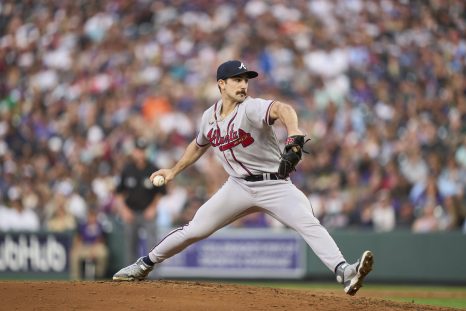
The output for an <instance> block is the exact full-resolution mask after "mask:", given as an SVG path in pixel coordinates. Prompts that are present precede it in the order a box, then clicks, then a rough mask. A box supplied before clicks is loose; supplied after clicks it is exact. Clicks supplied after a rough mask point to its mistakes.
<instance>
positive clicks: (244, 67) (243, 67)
mask: <svg viewBox="0 0 466 311" xmlns="http://www.w3.org/2000/svg"><path fill="white" fill-rule="evenodd" d="M241 68H242V69H244V70H248V68H246V66H244V64H243V63H241V66H239V67H238V69H241Z"/></svg>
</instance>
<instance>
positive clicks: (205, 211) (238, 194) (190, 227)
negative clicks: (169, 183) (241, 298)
mask: <svg viewBox="0 0 466 311" xmlns="http://www.w3.org/2000/svg"><path fill="white" fill-rule="evenodd" d="M251 206H252V196H251V194H250V193H249V192H248V191H247V188H244V187H242V186H241V185H240V184H238V183H237V182H236V181H234V180H233V179H232V178H230V179H229V180H228V181H227V182H226V183H225V185H223V187H222V188H221V189H220V190H219V191H218V192H217V193H216V194H214V195H213V196H212V198H210V199H209V200H208V201H207V202H205V203H204V204H203V205H202V206H201V207H200V208H199V209H198V210H197V212H196V214H195V215H194V217H193V219H192V220H191V221H190V222H189V223H188V224H187V225H185V226H183V227H180V228H178V229H175V230H173V231H172V232H170V233H169V234H168V235H167V236H165V237H164V238H163V239H162V240H161V241H160V243H159V244H157V245H156V246H155V247H154V248H153V249H152V250H151V251H150V253H149V254H148V256H146V257H144V258H142V257H141V258H140V259H138V260H137V261H136V263H135V264H133V265H130V266H128V267H125V268H123V269H121V270H120V271H118V272H117V273H116V274H115V275H114V276H113V279H114V280H122V281H128V280H134V279H144V278H145V277H146V276H147V275H148V274H149V273H150V271H151V270H152V269H153V264H157V263H161V262H162V261H164V260H165V259H167V258H170V257H172V256H173V255H175V254H177V253H179V252H181V251H182V250H183V249H185V248H186V247H188V246H189V245H191V244H192V243H194V242H196V241H199V240H201V239H204V238H206V237H208V236H209V235H211V234H212V233H214V232H215V231H217V230H218V229H220V228H222V227H224V226H226V225H227V224H229V223H231V222H232V221H234V220H236V219H238V218H239V217H242V216H243V215H246V214H248V213H250V212H252V211H253V209H252V208H251ZM148 260H150V262H148Z"/></svg>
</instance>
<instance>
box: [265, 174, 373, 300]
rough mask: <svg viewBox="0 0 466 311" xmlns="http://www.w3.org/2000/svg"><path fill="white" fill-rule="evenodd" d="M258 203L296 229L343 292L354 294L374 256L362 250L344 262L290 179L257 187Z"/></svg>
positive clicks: (307, 202)
mask: <svg viewBox="0 0 466 311" xmlns="http://www.w3.org/2000/svg"><path fill="white" fill-rule="evenodd" d="M259 191H260V194H261V195H260V196H258V197H259V199H258V203H257V205H258V206H260V207H262V208H264V210H265V211H266V212H267V213H268V214H270V215H271V216H273V217H275V218H276V219H278V220H280V221H281V222H283V223H284V224H286V225H287V226H289V227H291V228H293V229H294V230H296V231H297V232H298V233H299V234H300V235H301V236H302V237H303V238H304V240H305V241H306V243H307V244H308V245H309V246H310V247H311V249H312V250H313V251H314V253H315V254H316V255H317V256H318V257H319V258H320V259H321V260H322V262H323V263H324V264H325V265H326V266H327V267H328V268H329V269H330V270H331V271H332V272H334V273H335V274H336V275H337V280H338V281H339V282H340V283H343V284H345V292H346V293H348V294H350V295H354V294H355V293H356V292H357V290H358V289H359V288H360V287H361V286H362V280H363V279H364V277H365V276H366V275H367V274H368V273H369V272H370V270H371V269H372V263H373V256H372V253H370V252H364V254H363V255H362V257H361V259H360V261H359V262H357V263H355V264H353V265H349V264H347V263H346V260H345V258H344V257H343V255H342V253H341V251H340V249H339V248H338V246H337V244H336V243H335V241H334V240H333V238H332V237H331V236H330V234H329V233H328V231H327V230H326V229H325V228H324V227H323V226H322V225H321V224H320V222H319V220H318V219H317V218H316V217H315V216H314V214H313V212H312V207H311V205H310V202H309V200H308V199H307V197H306V196H305V195H304V193H302V192H301V191H300V190H299V189H298V188H296V187H295V186H294V185H293V184H292V183H285V182H277V184H275V185H273V186H265V187H262V188H261V189H260V190H259Z"/></svg>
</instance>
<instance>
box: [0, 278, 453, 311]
mask: <svg viewBox="0 0 466 311" xmlns="http://www.w3.org/2000/svg"><path fill="white" fill-rule="evenodd" d="M362 290H364V289H362ZM362 290H361V291H362ZM0 301H1V303H0V310H99V311H100V310H113V311H116V310H158V311H163V310H183V311H186V310H190V311H193V310H202V311H206V310H216V311H218V310H248V311H249V310H264V311H270V310H313V311H318V310H338V311H340V310H359V311H361V310H378V311H382V310H400V311H401V310H403V311H404V310H419V307H420V306H419V305H414V304H409V303H397V302H391V301H385V300H381V299H376V298H368V297H363V296H362V295H361V296H355V297H349V296H346V295H344V294H332V293H324V292H320V291H305V290H288V289H274V288H262V287H251V286H242V285H231V284H219V283H208V282H184V281H145V282H134V283H126V282H111V281H101V282H19V281H10V282H8V281H3V282H0ZM422 310H449V309H448V308H439V307H430V306H422Z"/></svg>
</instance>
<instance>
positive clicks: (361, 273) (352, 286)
mask: <svg viewBox="0 0 466 311" xmlns="http://www.w3.org/2000/svg"><path fill="white" fill-rule="evenodd" d="M373 264H374V255H373V254H372V252H371V251H365V252H364V253H363V254H362V256H361V258H360V259H359V260H358V261H357V262H356V263H354V264H351V265H350V264H348V263H343V264H341V265H340V266H338V268H337V271H336V276H337V281H338V282H339V283H341V284H343V286H344V288H343V289H344V291H345V293H347V294H348V295H351V296H354V295H355V294H356V293H357V292H358V290H359V289H360V288H361V287H362V282H363V281H364V278H365V277H366V275H368V274H369V272H371V271H372V265H373Z"/></svg>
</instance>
